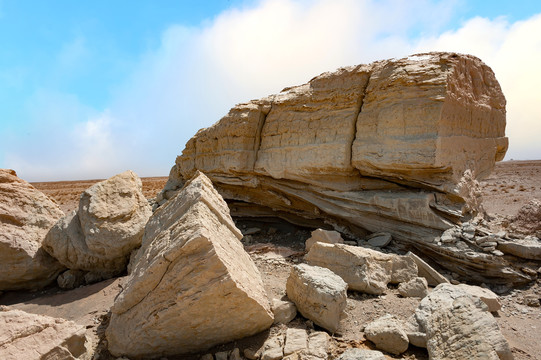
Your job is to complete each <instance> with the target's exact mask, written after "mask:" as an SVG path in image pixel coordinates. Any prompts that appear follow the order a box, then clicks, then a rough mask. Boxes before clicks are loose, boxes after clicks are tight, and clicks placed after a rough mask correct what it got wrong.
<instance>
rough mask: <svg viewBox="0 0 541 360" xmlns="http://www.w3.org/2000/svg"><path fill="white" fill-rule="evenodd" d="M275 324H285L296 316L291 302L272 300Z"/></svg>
mask: <svg viewBox="0 0 541 360" xmlns="http://www.w3.org/2000/svg"><path fill="white" fill-rule="evenodd" d="M272 313H273V314H274V323H275V324H287V323H289V322H290V321H291V320H293V319H294V318H295V316H297V307H296V306H295V304H294V303H293V302H291V301H284V300H279V299H272Z"/></svg>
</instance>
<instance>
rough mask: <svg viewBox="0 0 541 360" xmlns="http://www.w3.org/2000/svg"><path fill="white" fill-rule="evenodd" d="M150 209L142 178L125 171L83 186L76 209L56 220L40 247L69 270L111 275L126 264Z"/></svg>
mask: <svg viewBox="0 0 541 360" xmlns="http://www.w3.org/2000/svg"><path fill="white" fill-rule="evenodd" d="M151 214H152V209H151V207H150V205H149V204H148V201H147V200H146V198H145V197H144V195H143V190H142V183H141V179H139V177H138V176H137V175H135V173H133V172H132V171H125V172H123V173H121V174H118V175H115V176H113V177H111V178H109V179H107V180H104V181H101V182H98V183H96V184H94V185H92V186H91V187H90V188H88V189H87V190H85V191H84V192H83V193H82V195H81V198H80V200H79V210H78V211H77V212H72V213H71V214H70V215H68V216H67V217H65V218H63V219H61V220H60V221H58V223H56V224H55V226H54V227H53V228H52V229H51V231H50V232H49V233H48V234H47V237H46V238H45V241H44V243H43V246H44V249H45V250H46V251H47V252H48V253H49V254H51V255H52V256H54V257H55V258H56V259H58V260H59V261H60V262H61V263H62V264H63V265H65V266H66V267H68V268H70V269H74V270H85V271H93V272H95V273H102V274H103V275H104V276H102V277H103V278H106V277H111V276H114V275H116V274H118V273H120V272H122V271H124V270H125V269H126V265H127V262H128V260H129V257H130V254H131V252H132V250H134V249H135V248H137V247H139V246H140V245H141V239H142V237H143V232H144V228H145V225H146V222H147V220H148V218H149V217H150V215H151ZM105 275H107V276H105Z"/></svg>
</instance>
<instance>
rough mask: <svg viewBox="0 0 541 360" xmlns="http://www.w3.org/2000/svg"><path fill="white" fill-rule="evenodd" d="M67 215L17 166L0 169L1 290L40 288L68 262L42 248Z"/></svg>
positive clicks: (52, 278) (52, 279) (51, 280)
mask: <svg viewBox="0 0 541 360" xmlns="http://www.w3.org/2000/svg"><path fill="white" fill-rule="evenodd" d="M62 216H64V213H63V212H62V210H60V208H59V207H58V205H57V204H55V203H54V202H53V201H52V200H51V199H49V198H48V197H47V196H46V195H45V194H43V193H42V192H40V191H38V190H37V189H36V188H34V187H33V186H32V185H30V184H29V183H27V182H26V181H24V180H22V179H20V178H18V177H17V174H16V173H15V171H13V170H7V169H0V290H17V289H39V288H42V287H44V286H46V285H48V284H49V283H51V282H53V281H54V280H55V279H56V277H57V275H58V274H59V273H60V272H61V271H62V270H63V269H64V266H62V264H60V263H59V262H58V261H56V260H55V259H54V258H53V257H51V256H50V255H49V254H47V252H45V251H44V250H43V248H42V242H43V239H44V238H45V235H47V232H48V231H49V229H50V228H51V227H52V226H53V225H54V224H55V223H56V222H57V221H58V219H60V218H61V217H62Z"/></svg>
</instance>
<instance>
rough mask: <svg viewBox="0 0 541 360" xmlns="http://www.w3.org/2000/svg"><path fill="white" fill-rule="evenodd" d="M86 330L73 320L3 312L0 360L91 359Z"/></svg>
mask: <svg viewBox="0 0 541 360" xmlns="http://www.w3.org/2000/svg"><path fill="white" fill-rule="evenodd" d="M89 348H90V346H89V343H88V339H87V337H86V328H85V327H84V326H83V325H79V324H76V323H74V322H72V321H68V320H64V319H57V318H52V317H49V316H43V315H35V314H29V313H26V312H24V311H21V310H7V311H2V310H0V359H3V360H19V359H44V360H45V359H46V360H53V359H89V358H90V354H89Z"/></svg>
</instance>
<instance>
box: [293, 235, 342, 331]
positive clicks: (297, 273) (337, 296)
mask: <svg viewBox="0 0 541 360" xmlns="http://www.w3.org/2000/svg"><path fill="white" fill-rule="evenodd" d="M317 245H325V244H322V243H316V244H314V246H313V247H312V248H314V247H315V246H317ZM347 288H348V285H347V284H346V283H345V282H344V280H342V278H341V277H340V276H338V275H336V274H335V273H333V272H332V271H330V270H329V269H326V268H322V267H319V266H310V265H306V264H299V265H295V266H293V267H292V268H291V273H290V275H289V278H288V279H287V284H286V291H287V297H288V298H289V299H290V300H291V301H293V302H294V303H295V305H296V306H297V310H298V311H299V312H300V313H301V314H302V316H304V317H305V318H307V319H310V320H312V321H313V322H314V323H316V324H317V325H319V326H321V327H322V328H325V329H327V330H329V331H330V332H333V333H334V332H335V331H336V330H337V329H338V325H339V322H340V318H341V316H342V313H343V311H344V310H345V308H346V299H347Z"/></svg>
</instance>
